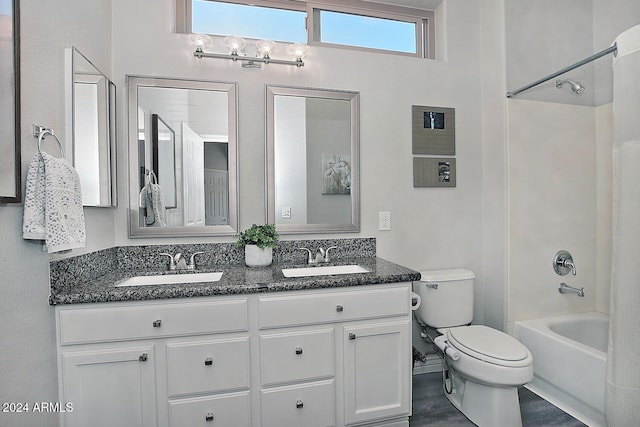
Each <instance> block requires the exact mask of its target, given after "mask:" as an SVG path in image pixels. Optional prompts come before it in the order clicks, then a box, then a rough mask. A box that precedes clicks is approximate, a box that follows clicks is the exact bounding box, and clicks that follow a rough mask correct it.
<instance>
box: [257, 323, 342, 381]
mask: <svg viewBox="0 0 640 427" xmlns="http://www.w3.org/2000/svg"><path fill="white" fill-rule="evenodd" d="M333 342H334V338H333V329H322V330H314V331H305V332H296V333H286V334H270V335H262V336H260V353H261V354H260V362H261V374H262V385H273V384H278V383H283V382H287V381H301V380H312V379H316V380H317V379H321V378H329V377H333V375H334V373H333V357H334V356H333Z"/></svg>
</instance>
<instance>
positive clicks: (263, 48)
mask: <svg viewBox="0 0 640 427" xmlns="http://www.w3.org/2000/svg"><path fill="white" fill-rule="evenodd" d="M275 50H276V43H275V42H274V41H271V40H258V41H257V42H256V53H257V55H258V56H260V57H262V58H271V54H272V53H273V52H275Z"/></svg>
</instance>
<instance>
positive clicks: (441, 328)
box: [413, 269, 533, 427]
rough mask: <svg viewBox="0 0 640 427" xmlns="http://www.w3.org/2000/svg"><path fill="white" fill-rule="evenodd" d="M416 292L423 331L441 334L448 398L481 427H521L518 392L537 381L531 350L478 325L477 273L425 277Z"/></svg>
mask: <svg viewBox="0 0 640 427" xmlns="http://www.w3.org/2000/svg"><path fill="white" fill-rule="evenodd" d="M421 275H422V278H421V281H419V282H413V291H414V292H415V293H416V294H418V295H419V297H420V300H421V302H420V306H419V307H418V308H417V309H416V310H415V311H414V313H415V316H416V319H417V320H418V322H419V323H420V324H421V325H423V326H428V327H431V328H434V329H436V330H437V331H438V332H439V333H440V334H442V335H439V336H438V337H436V338H435V339H434V343H435V344H436V345H437V346H438V347H439V348H440V349H441V350H442V351H443V352H444V353H445V358H444V363H445V375H444V389H445V395H446V396H447V398H448V399H449V401H450V402H451V403H453V405H454V406H455V407H456V408H458V409H459V410H460V411H461V412H462V413H463V414H464V415H465V416H466V417H467V418H469V420H471V421H472V422H473V423H474V424H476V425H478V426H480V427H521V426H522V418H521V416H520V403H519V400H518V387H519V386H521V385H523V384H525V383H527V382H529V381H531V379H532V377H533V359H532V357H531V353H530V352H529V350H528V349H527V348H526V347H525V346H524V345H523V344H522V343H520V342H519V341H518V340H516V339H515V338H513V337H511V336H509V335H507V334H506V333H504V332H501V331H498V330H496V329H493V328H489V327H487V326H481V325H471V326H468V325H469V324H470V323H471V320H472V319H473V282H474V278H475V275H474V274H473V272H471V271H468V270H462V269H455V270H435V271H422V272H421Z"/></svg>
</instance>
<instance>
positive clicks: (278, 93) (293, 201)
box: [266, 86, 360, 234]
mask: <svg viewBox="0 0 640 427" xmlns="http://www.w3.org/2000/svg"><path fill="white" fill-rule="evenodd" d="M266 99H267V106H266V111H267V219H268V222H269V223H270V224H276V228H277V229H278V231H279V232H281V233H284V234H286V233H328V232H337V233H339V232H357V231H360V191H359V190H360V185H359V184H360V183H359V176H360V173H359V164H360V154H359V152H360V151H359V144H360V125H359V111H360V106H359V99H360V96H359V93H358V92H349V91H336V90H325V89H311V88H294V87H286V86H267V95H266Z"/></svg>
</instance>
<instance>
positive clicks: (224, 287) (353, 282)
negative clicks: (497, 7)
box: [49, 257, 420, 305]
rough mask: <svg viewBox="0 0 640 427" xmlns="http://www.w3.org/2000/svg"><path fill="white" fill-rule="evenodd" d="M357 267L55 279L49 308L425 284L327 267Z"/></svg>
mask: <svg viewBox="0 0 640 427" xmlns="http://www.w3.org/2000/svg"><path fill="white" fill-rule="evenodd" d="M349 264H358V265H361V266H362V267H365V268H366V269H367V270H369V272H368V273H355V274H341V275H326V276H313V277H297V278H287V277H284V276H283V274H282V269H283V268H291V267H310V266H307V265H301V264H299V263H298V264H296V263H291V262H281V263H277V262H275V263H273V264H272V265H271V266H269V267H263V268H249V267H246V266H245V265H244V264H227V265H218V266H213V267H206V266H205V267H204V268H198V269H197V270H196V271H189V270H179V271H166V270H165V271H159V270H158V269H139V270H135V269H127V270H115V271H110V272H107V273H105V274H103V275H101V276H98V277H96V278H93V279H91V280H87V281H79V282H78V283H67V282H64V279H62V278H60V279H59V280H57V281H55V280H53V279H52V283H51V294H50V296H49V303H50V304H51V305H58V304H78V303H96V302H111V301H148V300H158V299H170V298H190V297H201V296H214V295H238V294H251V293H266V292H279V291H292V290H308V289H322V288H337V287H347V286H366V285H375V284H381V283H398V282H411V281H414V280H420V273H419V272H417V271H414V270H411V269H409V268H406V267H403V266H401V265H398V264H395V263H393V262H390V261H387V260H384V259H382V258H378V257H366V258H350V259H341V260H338V261H335V262H332V263H329V264H322V265H349ZM214 271H221V272H223V275H222V278H221V279H220V280H219V281H217V282H207V283H181V284H171V285H168V284H166V285H146V286H122V287H117V285H118V284H119V283H122V282H123V281H124V280H126V279H128V278H130V277H134V276H147V275H157V274H189V273H203V272H214Z"/></svg>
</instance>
